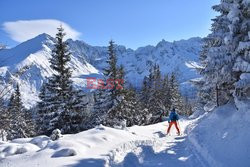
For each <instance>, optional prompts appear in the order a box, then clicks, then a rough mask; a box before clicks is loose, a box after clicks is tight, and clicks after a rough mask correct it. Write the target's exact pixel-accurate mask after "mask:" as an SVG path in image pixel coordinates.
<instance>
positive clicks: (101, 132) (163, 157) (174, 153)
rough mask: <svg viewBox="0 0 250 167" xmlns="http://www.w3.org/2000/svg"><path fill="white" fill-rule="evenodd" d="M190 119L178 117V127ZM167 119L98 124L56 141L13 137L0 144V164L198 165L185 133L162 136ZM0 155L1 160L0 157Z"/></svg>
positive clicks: (94, 166) (44, 166)
mask: <svg viewBox="0 0 250 167" xmlns="http://www.w3.org/2000/svg"><path fill="white" fill-rule="evenodd" d="M190 122H192V121H187V120H181V121H180V124H181V129H182V130H184V129H185V127H186V126H187V125H188V124H190ZM166 129H167V122H163V123H159V124H155V125H150V126H141V127H140V126H134V127H131V128H127V129H123V130H121V129H113V128H108V127H104V126H99V127H96V128H94V129H91V130H88V131H85V132H81V133H78V134H74V135H64V136H63V137H62V138H60V139H59V140H57V141H51V140H50V139H49V138H48V137H46V136H38V137H35V138H29V139H16V140H14V141H12V142H8V143H2V144H0V165H1V167H7V166H8V167H15V166H18V167H22V166H23V167H26V166H40V167H47V166H53V167H62V166H69V167H70V166H71V167H77V166H84V167H110V166H112V167H118V166H125V167H139V166H141V167H142V166H151V167H152V166H158V164H162V165H164V164H168V165H170V166H196V165H198V166H199V160H198V159H197V157H196V156H195V155H194V154H193V152H190V151H191V150H190V148H188V147H187V146H186V145H185V135H184V136H182V137H177V136H176V135H175V133H176V132H175V130H174V129H173V130H172V131H171V133H172V136H165V133H166ZM1 158H2V159H1Z"/></svg>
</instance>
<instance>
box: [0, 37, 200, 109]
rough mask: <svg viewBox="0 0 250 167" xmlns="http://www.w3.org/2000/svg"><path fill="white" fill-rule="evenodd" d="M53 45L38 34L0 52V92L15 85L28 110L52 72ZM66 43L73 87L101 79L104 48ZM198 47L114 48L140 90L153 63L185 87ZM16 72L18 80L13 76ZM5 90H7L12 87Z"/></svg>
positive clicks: (196, 41) (193, 43) (189, 43)
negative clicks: (11, 83)
mask: <svg viewBox="0 0 250 167" xmlns="http://www.w3.org/2000/svg"><path fill="white" fill-rule="evenodd" d="M53 41H54V39H53V38H52V37H50V36H49V35H47V34H41V35H39V36H37V37H35V38H33V39H30V40H28V41H26V42H24V43H21V44H20V45H18V46H16V47H15V48H11V49H3V50H0V81H1V82H2V83H1V86H0V87H1V88H0V89H1V90H2V89H3V87H6V86H8V85H7V83H8V82H9V81H10V80H13V82H14V83H15V82H18V83H19V84H20V89H21V92H22V96H23V101H24V103H25V106H26V107H28V108H29V107H31V106H32V105H34V104H35V103H36V102H37V100H38V98H37V95H38V91H39V89H40V87H41V84H42V83H43V82H44V80H45V79H46V77H49V76H51V75H52V74H53V72H54V71H53V70H52V69H51V68H50V65H49V58H50V56H51V50H52V49H53ZM67 42H68V43H69V46H70V50H71V52H72V56H71V62H70V66H71V67H72V70H73V80H74V81H75V83H76V86H80V87H82V88H83V87H85V85H86V82H85V81H86V80H85V79H86V77H88V76H92V77H101V72H102V69H103V68H104V67H105V66H106V60H107V47H98V46H90V45H88V44H86V43H84V42H82V41H73V40H71V39H69V40H68V41H67ZM201 44H202V39H201V38H191V39H189V40H181V41H177V42H173V43H170V42H166V41H164V40H162V41H161V42H159V43H158V44H157V45H156V46H146V47H141V48H138V49H137V50H132V49H127V48H125V47H124V46H117V47H116V48H117V55H118V63H119V64H123V65H124V66H125V70H126V76H127V79H128V80H129V82H130V83H132V84H133V85H134V86H135V87H140V86H141V81H142V79H143V77H144V76H145V75H148V71H149V69H150V68H151V67H152V65H154V63H157V64H159V65H160V67H161V70H162V72H163V73H167V72H168V73H169V72H177V73H178V74H179V80H180V82H182V83H185V82H186V81H187V80H189V79H192V78H195V77H197V74H196V72H195V71H193V70H192V69H189V68H188V67H187V66H186V65H185V64H186V63H187V62H189V61H197V60H198V55H199V51H200V49H201ZM17 72H19V73H21V76H18V75H14V74H15V73H17ZM8 88H9V89H10V90H11V88H12V85H10V86H9V87H8ZM5 91H8V89H7V90H5Z"/></svg>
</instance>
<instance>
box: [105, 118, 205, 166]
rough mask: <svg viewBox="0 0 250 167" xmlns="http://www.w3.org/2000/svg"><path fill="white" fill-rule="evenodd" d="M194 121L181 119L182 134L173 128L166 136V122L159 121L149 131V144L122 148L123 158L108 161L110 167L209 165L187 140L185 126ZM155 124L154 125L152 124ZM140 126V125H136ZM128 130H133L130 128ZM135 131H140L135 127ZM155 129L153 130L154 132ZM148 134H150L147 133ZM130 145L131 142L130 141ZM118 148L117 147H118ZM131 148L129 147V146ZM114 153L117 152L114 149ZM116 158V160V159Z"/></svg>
mask: <svg viewBox="0 0 250 167" xmlns="http://www.w3.org/2000/svg"><path fill="white" fill-rule="evenodd" d="M193 122H195V121H188V120H182V121H181V122H180V125H181V130H182V132H183V134H182V136H176V135H174V133H175V129H174V128H173V129H172V131H171V136H166V135H165V132H166V129H167V126H166V123H165V124H162V123H160V124H159V125H158V128H159V129H158V130H160V131H157V129H155V130H153V129H150V130H152V131H151V133H152V132H153V133H152V134H154V136H153V137H151V141H152V142H151V145H148V143H146V144H141V145H135V146H136V147H135V148H134V149H132V151H130V152H128V151H127V150H122V154H125V152H126V155H125V156H124V158H123V160H122V161H120V162H117V161H119V158H117V157H115V159H116V160H115V159H112V160H111V162H110V163H109V166H111V167H157V166H159V167H160V166H164V167H168V166H170V167H173V166H178V167H179V166H183V167H193V166H200V167H206V166H209V165H208V164H207V163H206V161H205V160H204V159H203V158H202V157H201V156H200V155H199V153H198V152H197V151H196V149H195V148H194V147H192V145H191V144H190V142H189V141H188V140H187V134H185V133H186V132H185V131H186V128H187V127H188V126H189V125H190V124H192V123H193ZM154 126H155V125H154ZM138 128H140V127H138ZM130 130H135V128H131V129H129V131H130ZM136 131H140V130H139V129H136ZM154 131H155V132H154ZM149 136H150V135H149ZM130 145H131V143H130ZM118 150H119V149H118ZM130 150H131V148H130ZM116 154H119V153H118V152H117V150H116ZM117 159H118V160H117Z"/></svg>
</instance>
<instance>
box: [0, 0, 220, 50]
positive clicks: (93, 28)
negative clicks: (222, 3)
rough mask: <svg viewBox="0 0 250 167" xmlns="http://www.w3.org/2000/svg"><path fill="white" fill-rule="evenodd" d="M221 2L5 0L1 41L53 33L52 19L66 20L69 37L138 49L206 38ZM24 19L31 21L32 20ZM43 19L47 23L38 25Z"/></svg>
mask: <svg viewBox="0 0 250 167" xmlns="http://www.w3.org/2000/svg"><path fill="white" fill-rule="evenodd" d="M218 3H219V0H188V1H187V0H40V1H39V0H1V1H0V14H1V16H0V26H1V29H0V43H5V44H7V45H9V46H15V45H16V44H18V43H19V42H21V41H24V40H26V38H30V37H32V36H34V35H35V34H36V33H40V32H41V31H45V32H47V31H48V32H47V33H50V32H51V31H52V30H51V29H55V28H54V27H53V26H51V25H48V24H53V23H54V26H55V25H56V26H57V25H59V23H60V22H62V23H65V25H66V26H68V32H69V37H72V38H74V39H81V40H83V41H85V42H87V43H89V44H91V45H100V46H105V45H107V43H108V41H109V40H110V39H111V38H112V39H113V40H115V42H116V43H117V44H121V45H125V46H127V47H130V48H137V47H139V46H145V45H148V44H151V45H155V44H157V43H158V42H159V41H160V40H162V39H165V40H167V41H173V40H180V39H188V38H190V37H196V36H200V37H204V36H206V35H207V34H208V33H209V29H210V26H211V19H212V18H214V17H215V16H216V15H217V13H215V12H214V11H213V10H212V9H211V6H212V5H215V4H218ZM19 20H26V21H27V20H31V21H30V22H28V23H29V24H27V25H26V23H27V22H22V23H20V22H17V21H19ZM41 20H42V21H43V24H38V25H35V24H37V23H38V22H39V21H41ZM49 20H50V21H49ZM53 21H54V22H53ZM8 22H12V23H11V24H8ZM41 25H42V26H41ZM63 25H64V24H63ZM38 30H39V31H38ZM51 33H52V32H51ZM52 34H53V33H52ZM25 37H26V38H25ZM13 39H14V40H13ZM17 41H18V42H17Z"/></svg>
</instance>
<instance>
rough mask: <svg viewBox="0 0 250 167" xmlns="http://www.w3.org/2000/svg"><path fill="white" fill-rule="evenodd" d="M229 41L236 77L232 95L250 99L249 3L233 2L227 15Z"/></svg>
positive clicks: (247, 0) (245, 1) (244, 0)
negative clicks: (232, 45)
mask: <svg viewBox="0 0 250 167" xmlns="http://www.w3.org/2000/svg"><path fill="white" fill-rule="evenodd" d="M228 18H229V21H230V25H229V29H230V34H231V40H232V42H233V43H234V44H235V45H236V47H235V51H234V53H233V54H234V56H235V57H237V58H236V62H235V64H234V67H233V72H235V73H236V74H237V75H236V77H237V78H236V81H237V82H236V83H235V91H234V95H235V97H236V98H237V99H238V100H245V99H246V98H249V97H250V1H249V0H241V1H236V0H235V1H234V2H233V4H232V6H231V8H230V12H229V13H228Z"/></svg>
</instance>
